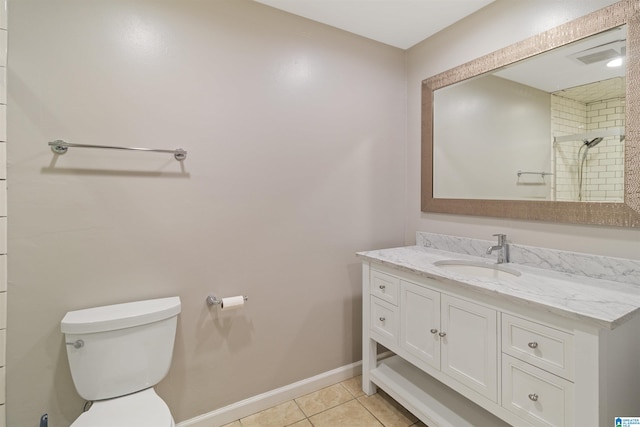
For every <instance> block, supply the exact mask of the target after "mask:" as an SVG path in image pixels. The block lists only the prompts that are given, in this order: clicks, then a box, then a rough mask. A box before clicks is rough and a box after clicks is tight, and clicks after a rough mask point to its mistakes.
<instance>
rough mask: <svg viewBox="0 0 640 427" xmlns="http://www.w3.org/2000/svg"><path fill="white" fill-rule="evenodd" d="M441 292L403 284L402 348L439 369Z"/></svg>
mask: <svg viewBox="0 0 640 427" xmlns="http://www.w3.org/2000/svg"><path fill="white" fill-rule="evenodd" d="M439 328H440V293H439V292H435V291H432V290H430V289H427V288H424V287H422V286H418V285H416V284H414V283H410V282H405V281H404V280H402V281H400V346H401V347H402V348H403V349H405V350H406V351H408V352H409V353H411V354H412V355H414V356H416V357H417V358H419V359H420V360H422V361H424V362H426V363H428V364H429V365H431V366H433V367H435V368H437V369H440V337H439V336H438V333H439V332H440V329H439Z"/></svg>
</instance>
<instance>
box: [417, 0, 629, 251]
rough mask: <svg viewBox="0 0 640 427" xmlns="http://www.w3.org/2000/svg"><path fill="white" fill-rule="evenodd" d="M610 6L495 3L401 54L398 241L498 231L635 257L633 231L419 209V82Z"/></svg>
mask: <svg viewBox="0 0 640 427" xmlns="http://www.w3.org/2000/svg"><path fill="white" fill-rule="evenodd" d="M612 3H615V2H614V1H611V0H599V1H596V0H590V1H571V2H569V1H567V2H558V1H555V0H538V1H517V2H516V1H511V0H497V1H496V2H494V3H492V4H490V5H489V6H487V7H486V8H484V9H481V10H480V11H478V12H477V13H476V14H474V15H471V16H470V17H468V18H466V19H464V20H463V21H461V22H459V23H457V24H455V25H453V26H451V27H449V28H447V29H445V30H443V31H441V32H440V33H438V34H436V35H435V36H433V37H430V38H429V39H427V40H425V41H424V42H422V43H420V44H418V45H416V46H414V47H413V48H411V49H409V50H408V51H407V97H408V101H407V102H408V103H407V178H406V191H407V200H406V208H405V213H406V228H405V230H406V231H405V242H406V243H412V242H414V241H415V232H416V231H417V230H420V231H430V232H435V233H444V234H452V235H457V236H465V237H474V238H483V239H492V237H491V235H492V234H494V233H498V232H500V233H506V234H507V235H508V238H509V240H511V241H513V242H517V243H520V244H525V245H533V246H544V247H549V248H557V249H564V250H572V251H578V252H589V253H594V254H602V255H610V256H619V257H625V258H633V259H640V230H633V229H628V228H615V227H598V226H580V225H570V224H552V223H544V222H527V221H514V220H503V219H495V218H481V217H473V216H455V215H443V214H424V213H421V212H420V120H421V118H420V88H421V81H422V80H423V79H425V78H427V77H430V76H432V75H434V74H438V73H440V72H442V71H446V70H448V69H450V68H453V67H455V66H458V65H460V64H463V63H465V62H467V61H470V60H472V59H474V58H476V57H478V56H481V55H484V54H487V53H490V52H493V51H495V50H497V49H500V48H503V47H505V46H508V45H510V44H512V43H515V42H517V41H520V40H523V39H525V38H527V37H529V36H531V35H533V34H535V33H538V32H540V31H544V30H547V29H550V28H553V27H554V26H557V25H559V24H562V23H565V22H567V21H570V20H571V19H573V18H576V17H579V16H582V15H585V14H587V13H589V12H591V11H594V10H597V9H600V8H602V7H604V6H606V5H608V4H612Z"/></svg>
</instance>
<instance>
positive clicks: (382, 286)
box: [378, 285, 386, 291]
mask: <svg viewBox="0 0 640 427" xmlns="http://www.w3.org/2000/svg"><path fill="white" fill-rule="evenodd" d="M378 287H379V288H380V289H381V290H383V291H384V288H386V286H385V285H379V286H378Z"/></svg>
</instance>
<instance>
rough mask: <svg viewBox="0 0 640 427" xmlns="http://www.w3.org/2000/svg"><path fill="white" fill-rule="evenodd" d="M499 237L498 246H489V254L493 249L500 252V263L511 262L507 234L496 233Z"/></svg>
mask: <svg viewBox="0 0 640 427" xmlns="http://www.w3.org/2000/svg"><path fill="white" fill-rule="evenodd" d="M494 236H496V237H497V238H498V244H497V245H496V246H489V248H488V249H487V255H489V254H491V252H493V251H500V252H498V261H497V263H498V264H502V263H505V262H509V248H508V247H507V235H506V234H494Z"/></svg>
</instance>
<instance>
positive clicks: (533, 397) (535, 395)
mask: <svg viewBox="0 0 640 427" xmlns="http://www.w3.org/2000/svg"><path fill="white" fill-rule="evenodd" d="M529 399H531V400H533V401H534V402H537V401H538V395H537V394H535V393H531V394H530V395H529Z"/></svg>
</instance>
